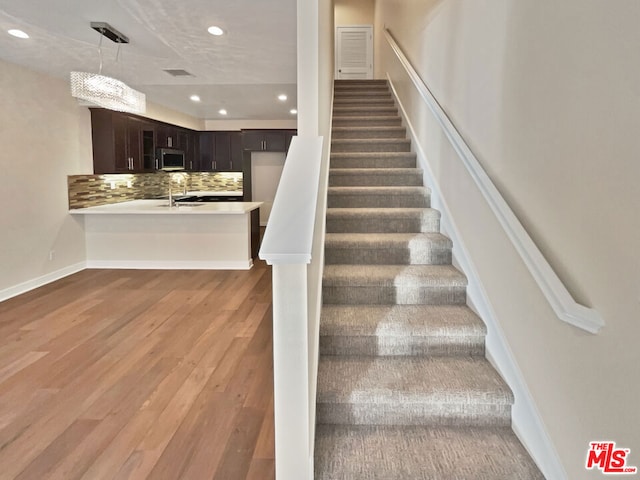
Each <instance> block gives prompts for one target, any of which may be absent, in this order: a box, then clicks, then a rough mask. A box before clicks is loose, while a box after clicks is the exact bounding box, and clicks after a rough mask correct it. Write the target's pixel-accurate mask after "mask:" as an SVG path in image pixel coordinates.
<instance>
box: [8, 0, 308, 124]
mask: <svg viewBox="0 0 640 480" xmlns="http://www.w3.org/2000/svg"><path fill="white" fill-rule="evenodd" d="M91 22H106V23H108V24H110V25H111V26H112V27H114V28H115V29H116V30H118V31H119V32H121V33H122V34H124V35H125V36H127V37H129V42H130V43H129V44H124V45H122V46H121V47H120V52H119V54H118V45H117V44H116V43H113V42H112V41H110V40H108V39H107V38H106V37H103V41H102V48H101V49H102V59H103V69H102V73H103V74H104V75H109V76H113V77H116V78H118V79H119V80H122V81H124V82H125V83H127V84H128V85H129V86H131V87H133V88H135V89H137V90H140V91H141V92H143V93H145V94H146V95H147V101H150V102H153V103H157V104H160V105H163V106H166V107H169V108H172V109H175V110H178V111H180V112H183V113H186V114H189V115H192V116H194V117H196V118H200V119H205V120H207V119H260V120H284V119H286V120H290V119H291V117H292V115H291V113H289V111H290V109H292V108H294V107H295V106H296V0H178V1H176V0H0V59H2V60H5V61H8V62H10V63H15V64H19V65H22V66H25V67H27V68H30V69H33V70H36V71H40V72H43V73H46V74H49V75H53V76H55V77H60V78H67V79H68V78H69V72H71V71H74V70H80V71H87V72H93V73H98V70H99V65H100V56H99V53H98V44H99V40H100V37H101V35H100V34H99V33H97V32H96V31H95V30H93V29H91V27H90V23H91ZM212 25H217V26H219V27H221V28H222V29H223V30H224V32H225V33H224V35H222V36H218V37H216V36H213V35H210V34H209V33H208V32H207V28H208V27H210V26H212ZM16 28H17V29H20V30H23V31H24V32H26V33H27V34H29V36H30V38H29V39H26V40H23V39H18V38H15V37H12V36H10V35H8V34H7V33H6V32H7V30H9V29H16ZM116 55H117V57H116ZM166 69H182V70H186V71H187V72H189V73H191V74H192V75H193V76H188V77H173V76H171V75H169V74H168V73H166V72H165V71H164V70H166ZM282 93H284V94H286V95H287V96H288V99H287V100H286V101H284V102H283V101H279V100H278V99H277V96H278V95H279V94H282ZM194 94H196V95H198V96H199V97H200V99H201V101H200V102H199V103H196V102H193V101H191V100H190V99H189V97H190V96H191V95H194ZM221 108H224V109H226V110H227V112H228V114H227V115H226V116H223V115H220V114H219V113H218V111H219V110H220V109H221Z"/></svg>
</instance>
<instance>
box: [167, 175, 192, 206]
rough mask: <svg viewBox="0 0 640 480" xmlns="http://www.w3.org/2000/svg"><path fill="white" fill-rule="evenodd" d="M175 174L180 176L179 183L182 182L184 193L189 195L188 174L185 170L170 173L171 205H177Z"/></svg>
mask: <svg viewBox="0 0 640 480" xmlns="http://www.w3.org/2000/svg"><path fill="white" fill-rule="evenodd" d="M174 176H178V177H177V179H178V183H182V194H183V195H187V178H188V177H187V174H186V173H184V172H178V173H171V174H169V206H170V207H176V206H177V204H176V201H175V199H174V198H173V189H172V186H173V179H174Z"/></svg>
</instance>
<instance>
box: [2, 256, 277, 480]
mask: <svg viewBox="0 0 640 480" xmlns="http://www.w3.org/2000/svg"><path fill="white" fill-rule="evenodd" d="M271 310H272V309H271V270H270V268H269V267H267V266H266V265H265V264H264V262H260V261H257V262H256V265H255V266H254V268H253V269H251V270H249V271H144V270H85V271H83V272H80V273H78V274H75V275H72V276H70V277H67V278H65V279H62V280H60V281H58V282H55V283H53V284H50V285H47V286H45V287H42V288H40V289H37V290H34V291H32V292H29V293H26V294H24V295H21V296H19V297H16V298H13V299H10V300H8V301H6V302H3V303H0V480H8V479H12V480H13V479H19V480H26V479H29V480H44V479H47V480H48V479H60V480H72V479H85V480H98V479H100V480H102V479H118V480H122V479H154V480H156V479H158V480H159V479H166V480H177V479H188V480H201V479H203V480H204V479H215V480H245V479H246V480H269V479H275V472H274V434H273V380H272V379H273V356H272V341H271V326H272V318H271Z"/></svg>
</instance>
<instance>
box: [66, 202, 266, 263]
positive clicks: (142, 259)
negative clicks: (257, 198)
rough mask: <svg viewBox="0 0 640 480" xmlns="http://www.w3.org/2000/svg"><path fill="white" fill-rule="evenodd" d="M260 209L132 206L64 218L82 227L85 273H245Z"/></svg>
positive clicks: (254, 205)
mask: <svg viewBox="0 0 640 480" xmlns="http://www.w3.org/2000/svg"><path fill="white" fill-rule="evenodd" d="M260 205H261V203H260V202H213V203H194V202H189V203H182V204H181V203H177V204H174V205H170V204H169V201H168V200H166V199H161V200H132V201H127V202H120V203H114V204H110V205H101V206H95V207H86V208H75V209H74V208H72V209H70V210H69V213H70V214H72V215H73V216H74V217H75V218H76V219H77V220H78V221H80V222H82V223H83V226H84V231H85V241H86V249H87V267H88V268H144V269H217V270H221V269H225V270H226V269H234V270H246V269H249V268H251V266H252V265H253V258H254V257H255V255H256V253H257V249H258V242H259V225H258V221H257V213H258V209H259V207H260ZM252 217H253V219H254V221H253V222H252Z"/></svg>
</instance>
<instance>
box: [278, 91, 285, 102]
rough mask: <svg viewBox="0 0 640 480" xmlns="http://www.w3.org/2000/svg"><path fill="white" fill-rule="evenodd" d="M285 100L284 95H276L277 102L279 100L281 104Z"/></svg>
mask: <svg viewBox="0 0 640 480" xmlns="http://www.w3.org/2000/svg"><path fill="white" fill-rule="evenodd" d="M286 99H287V96H286V95H285V94H284V93H281V94H280V95H278V100H280V101H281V102H284V101H285V100H286Z"/></svg>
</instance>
